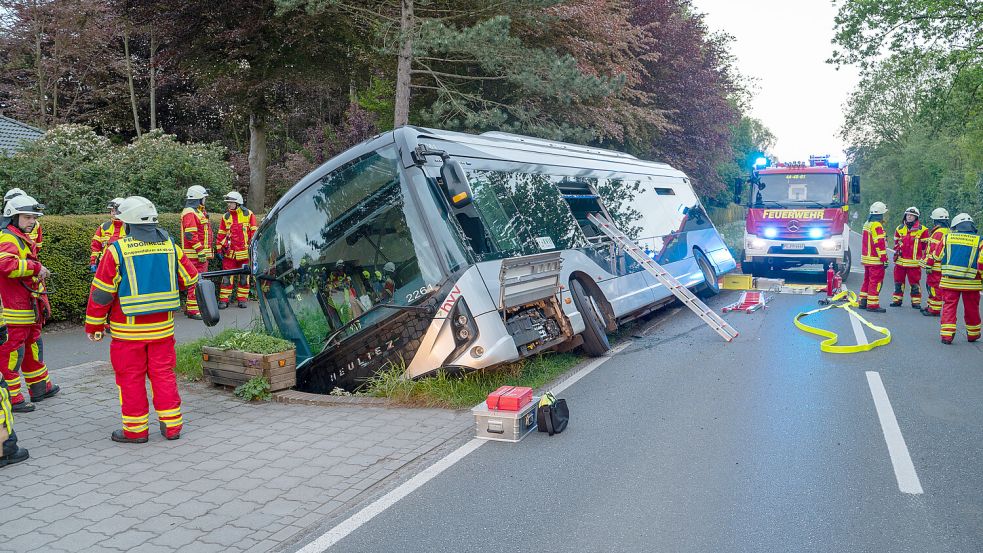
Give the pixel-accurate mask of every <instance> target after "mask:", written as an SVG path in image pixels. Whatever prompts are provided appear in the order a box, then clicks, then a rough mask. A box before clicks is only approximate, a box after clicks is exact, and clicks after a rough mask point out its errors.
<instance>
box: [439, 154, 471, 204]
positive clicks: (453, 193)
mask: <svg viewBox="0 0 983 553" xmlns="http://www.w3.org/2000/svg"><path fill="white" fill-rule="evenodd" d="M440 177H441V178H442V179H444V185H445V186H446V188H447V199H448V200H450V202H451V205H452V206H454V208H455V209H461V208H462V207H467V206H469V205H471V202H472V201H473V198H472V194H471V183H470V182H468V174H467V173H465V172H464V167H462V166H461V164H460V163H459V162H458V161H457V160H454V159H447V158H445V159H444V165H443V166H441V168H440Z"/></svg>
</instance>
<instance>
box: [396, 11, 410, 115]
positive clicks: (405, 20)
mask: <svg viewBox="0 0 983 553" xmlns="http://www.w3.org/2000/svg"><path fill="white" fill-rule="evenodd" d="M399 31H400V32H399V40H400V45H399V60H398V62H397V64H396V110H395V113H394V114H393V126H395V127H399V126H401V125H405V124H407V123H409V119H410V79H411V74H410V70H411V69H412V66H413V0H402V10H401V13H400V17H399Z"/></svg>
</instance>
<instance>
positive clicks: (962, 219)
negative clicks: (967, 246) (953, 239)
mask: <svg viewBox="0 0 983 553" xmlns="http://www.w3.org/2000/svg"><path fill="white" fill-rule="evenodd" d="M967 222H968V223H972V222H973V218H972V217H970V216H969V213H960V214H959V215H956V216H955V217H953V218H952V226H953V227H958V226H959V225H960V224H962V223H967Z"/></svg>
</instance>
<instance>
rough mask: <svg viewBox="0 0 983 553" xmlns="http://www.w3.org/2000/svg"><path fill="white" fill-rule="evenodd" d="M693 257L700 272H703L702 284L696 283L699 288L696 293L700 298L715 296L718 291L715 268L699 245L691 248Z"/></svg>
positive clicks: (718, 285)
mask: <svg viewBox="0 0 983 553" xmlns="http://www.w3.org/2000/svg"><path fill="white" fill-rule="evenodd" d="M693 257H694V258H695V259H696V265H697V266H698V267H699V268H700V272H701V273H703V284H700V285H697V287H698V288H699V292H698V294H697V295H698V296H699V297H701V298H709V297H712V296H716V295H717V294H719V293H720V284H719V283H718V282H717V268H716V267H715V266H714V265H713V262H712V261H710V258H709V257H707V254H706V253H704V252H703V249H702V248H700V247H699V246H696V247H694V248H693Z"/></svg>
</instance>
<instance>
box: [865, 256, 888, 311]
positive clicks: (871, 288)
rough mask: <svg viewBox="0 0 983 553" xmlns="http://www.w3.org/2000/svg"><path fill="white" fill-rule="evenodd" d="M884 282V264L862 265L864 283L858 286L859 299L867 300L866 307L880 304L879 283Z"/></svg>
mask: <svg viewBox="0 0 983 553" xmlns="http://www.w3.org/2000/svg"><path fill="white" fill-rule="evenodd" d="M883 283H884V265H864V283H863V284H862V285H861V286H860V299H861V300H864V299H866V300H867V307H880V306H881V297H880V293H881V284H883Z"/></svg>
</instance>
